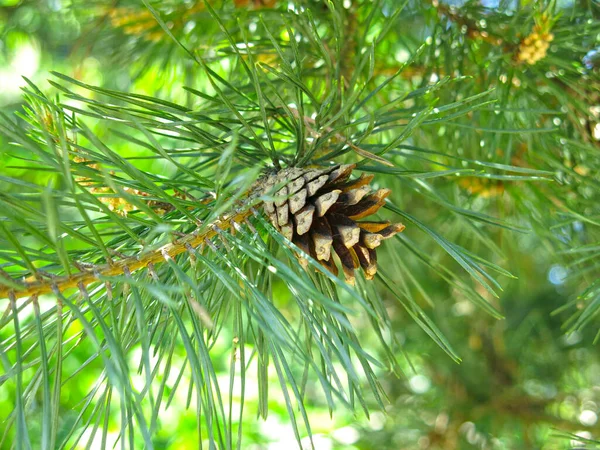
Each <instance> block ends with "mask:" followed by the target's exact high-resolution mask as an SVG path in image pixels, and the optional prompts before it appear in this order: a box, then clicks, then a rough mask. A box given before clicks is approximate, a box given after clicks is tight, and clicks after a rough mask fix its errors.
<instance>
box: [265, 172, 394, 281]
mask: <svg viewBox="0 0 600 450" xmlns="http://www.w3.org/2000/svg"><path fill="white" fill-rule="evenodd" d="M355 167H356V166H355V165H354V164H345V165H340V166H332V167H328V168H326V169H298V168H289V169H283V170H280V171H279V172H277V173H275V174H271V175H268V176H266V177H265V178H263V179H262V180H261V181H260V182H259V184H258V188H257V190H256V191H255V193H256V194H257V195H259V196H262V195H267V198H266V200H267V201H265V202H264V206H263V208H264V211H265V213H266V214H267V216H268V218H269V220H270V221H271V223H272V224H273V226H275V228H277V229H278V230H279V231H280V233H281V234H282V235H283V236H285V237H286V238H287V239H289V240H291V241H292V242H293V243H294V244H295V245H296V246H297V247H298V248H299V249H300V250H302V252H304V253H306V254H308V255H310V256H311V257H312V258H313V259H315V260H316V261H318V262H319V263H320V264H321V265H322V266H323V267H324V268H326V269H327V270H329V271H330V272H331V273H333V274H334V275H336V276H337V274H338V267H337V265H336V263H335V259H334V255H336V259H337V260H338V261H339V265H340V267H341V268H342V271H343V273H344V277H345V279H346V282H347V283H348V284H354V283H355V280H356V270H362V271H363V272H364V276H365V278H366V279H368V280H370V279H373V278H374V277H375V274H376V273H377V254H376V252H375V249H376V248H377V247H379V246H380V245H381V243H382V241H383V240H385V239H389V238H391V237H392V236H394V235H396V234H397V233H400V232H402V231H403V230H404V225H402V224H392V223H390V222H388V221H369V220H365V221H360V219H363V218H365V217H368V216H370V215H372V214H375V213H376V212H377V211H379V209H380V208H381V207H382V206H383V205H384V204H385V199H386V198H387V197H388V196H389V195H390V194H391V191H390V190H389V189H379V190H377V191H375V192H372V193H371V188H370V186H369V183H370V182H371V181H372V180H373V175H371V174H361V175H360V177H358V178H355V179H351V178H350V177H351V175H352V171H353V170H354V168H355ZM282 184H284V185H283V186H282ZM274 189H278V190H277V195H274V194H273V192H272V191H273V190H274ZM271 198H272V199H273V201H269V200H270V199H271ZM298 259H299V261H300V264H301V266H302V267H304V268H307V267H308V265H309V263H308V260H307V259H306V258H305V257H304V256H303V255H302V254H298Z"/></svg>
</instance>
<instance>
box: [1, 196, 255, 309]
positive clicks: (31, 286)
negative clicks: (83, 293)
mask: <svg viewBox="0 0 600 450" xmlns="http://www.w3.org/2000/svg"><path fill="white" fill-rule="evenodd" d="M253 206H256V204H247V205H245V206H241V207H237V208H235V212H232V213H229V214H225V215H223V216H222V217H221V218H220V219H217V220H215V221H214V222H211V223H210V224H207V225H204V224H201V225H200V230H202V229H204V231H197V232H194V233H192V234H189V235H186V236H183V237H180V238H179V239H177V240H176V241H175V242H173V243H171V244H167V245H164V246H163V247H161V248H158V249H156V250H153V251H151V252H149V253H145V254H142V255H139V256H132V257H127V258H124V259H121V260H118V261H113V262H112V263H110V264H105V265H102V266H94V267H86V272H83V273H79V274H75V275H67V276H61V277H51V278H50V279H48V280H44V279H41V278H42V277H40V276H39V275H37V274H36V273H34V274H33V275H34V276H36V278H38V281H37V282H33V283H20V282H18V281H17V280H12V279H11V280H6V279H3V280H1V282H2V283H6V284H7V286H3V287H1V288H0V299H2V298H9V297H10V298H23V297H37V296H40V295H43V294H49V293H57V292H64V291H65V290H67V289H69V288H75V287H78V288H80V289H82V288H83V287H86V286H87V285H89V284H92V283H95V282H101V281H102V280H103V278H105V277H110V276H115V275H124V274H125V273H126V272H127V273H131V272H134V271H136V270H138V269H142V268H146V267H148V266H150V265H153V264H157V263H160V262H164V261H167V260H169V259H173V258H175V257H176V256H177V255H180V254H182V253H184V252H186V251H187V252H192V250H195V249H196V248H197V247H199V246H202V245H204V244H205V243H206V241H207V240H210V239H212V238H213V237H215V236H217V235H218V234H219V232H220V231H225V230H229V229H231V228H235V227H236V226H239V225H240V224H241V223H243V222H244V220H245V219H246V218H248V217H249V216H250V215H251V213H252V207H253ZM191 254H193V252H192V253H191Z"/></svg>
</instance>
